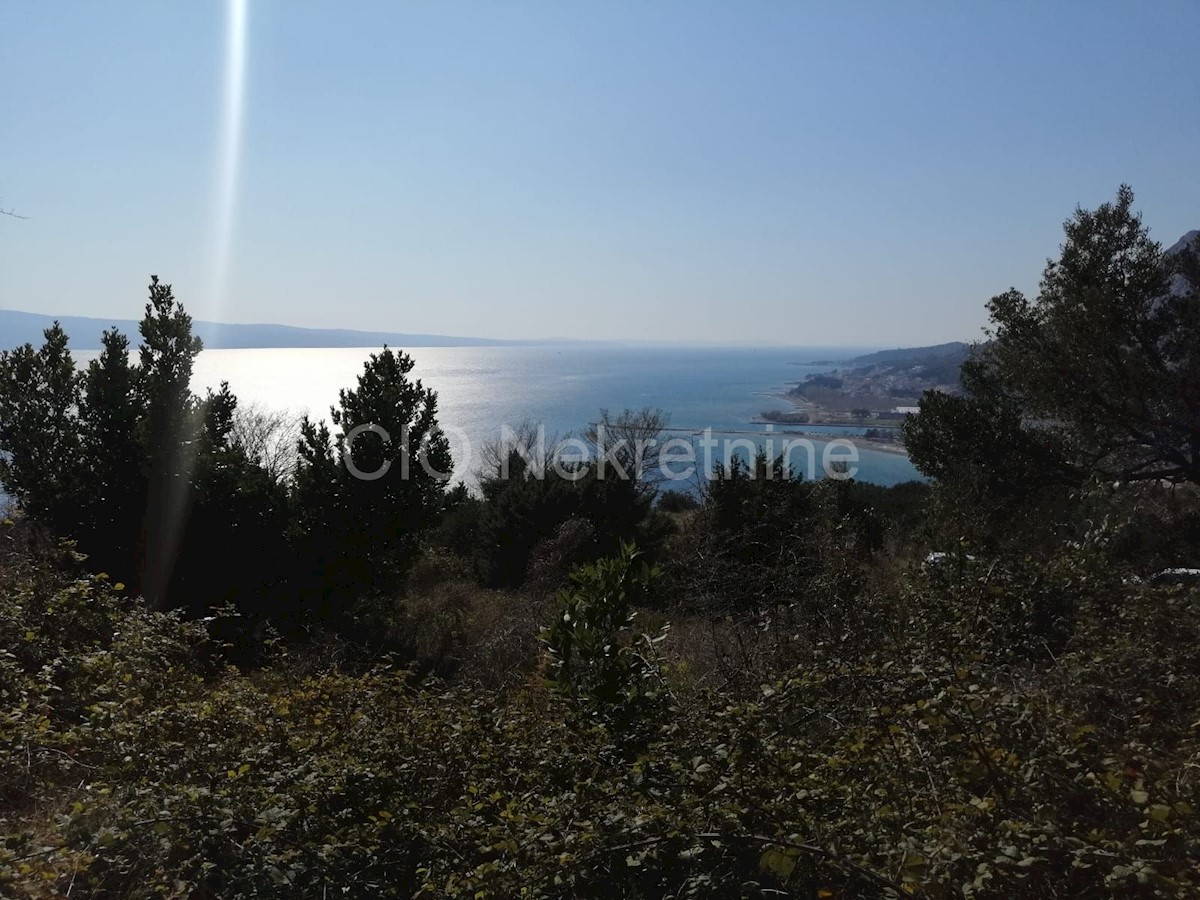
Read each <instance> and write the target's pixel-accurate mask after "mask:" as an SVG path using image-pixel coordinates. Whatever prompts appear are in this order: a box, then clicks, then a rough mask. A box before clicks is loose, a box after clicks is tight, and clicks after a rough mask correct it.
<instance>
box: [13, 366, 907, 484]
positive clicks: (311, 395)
mask: <svg viewBox="0 0 1200 900" xmlns="http://www.w3.org/2000/svg"><path fill="white" fill-rule="evenodd" d="M380 349H381V348H379V347H363V348H298V349H292V348H273V349H243V350H204V351H202V352H201V353H200V355H199V357H197V359H196V362H195V366H194V369H193V377H192V388H193V390H195V391H197V392H198V393H204V392H205V391H206V390H207V389H209V388H212V389H216V388H219V387H220V385H221V383H222V382H228V383H229V387H230V390H232V391H233V393H234V394H235V395H236V396H237V398H238V402H239V404H240V405H242V406H250V405H252V406H257V407H260V408H263V409H270V410H278V411H283V412H288V413H291V414H293V415H295V416H300V415H308V416H309V417H310V418H313V419H324V420H326V421H328V420H329V410H330V407H331V406H332V405H334V404H336V403H337V402H338V392H339V391H340V390H342V389H344V388H354V387H355V386H356V383H357V378H358V376H359V374H361V373H362V371H363V365H364V363H366V361H367V360H368V358H369V357H370V355H371V354H372V353H377V352H379V351H380ZM875 349H878V348H875V347H759V348H754V347H693V346H679V345H663V346H659V345H601V344H561V345H559V344H539V345H531V346H494V347H418V348H414V349H412V350H411V351H405V352H407V353H408V354H409V355H410V356H411V357H412V359H413V363H414V367H413V371H412V373H411V376H410V377H412V378H416V379H419V380H420V381H421V382H422V384H423V385H425V386H426V387H428V388H432V389H433V390H434V391H435V392H436V394H437V405H438V421H439V423H440V424H441V426H442V428H443V430H444V431H445V432H446V435H447V438H448V440H449V442H450V448H451V453H452V456H453V457H454V471H453V472H452V473H449V474H450V476H451V480H452V481H454V482H457V481H460V480H461V481H463V482H465V483H466V484H467V485H468V487H475V486H477V485H478V478H479V473H480V467H481V459H482V455H481V452H482V448H483V447H484V446H485V445H487V444H489V443H493V444H494V443H495V442H497V441H498V440H503V439H504V438H505V436H506V434H509V435H511V434H512V433H514V432H516V431H517V430H518V429H519V428H521V427H522V426H524V425H532V426H533V427H534V428H535V429H537V428H541V429H542V431H543V434H544V435H545V446H546V449H547V451H552V449H553V448H554V446H555V445H556V443H557V442H560V441H564V440H565V439H567V438H569V437H572V436H581V435H582V434H583V432H584V431H585V430H586V429H587V427H588V426H589V424H591V423H594V422H596V421H597V420H598V419H599V418H600V416H601V415H602V412H603V411H604V410H608V411H609V413H610V415H612V416H618V415H619V414H620V413H621V411H622V410H625V409H635V410H636V409H641V408H643V407H650V408H652V409H659V410H662V411H663V412H664V413H665V414H666V416H667V420H668V424H669V431H667V432H666V433H665V434H664V438H665V439H672V440H674V441H676V442H683V444H686V445H688V446H690V447H691V448H692V449H691V457H690V460H689V456H688V453H687V450H686V448H685V447H683V446H680V445H679V444H678V443H677V445H676V447H675V448H673V450H672V451H671V459H672V463H671V465H670V467H669V468H668V469H667V470H666V471H667V475H668V476H669V477H668V478H667V479H666V481H664V484H663V486H664V487H665V488H668V489H671V488H673V489H677V490H682V491H686V492H689V493H695V492H696V491H697V490H698V489H699V488H700V487H701V486H702V484H703V481H704V478H706V477H708V476H710V475H711V474H712V469H713V466H714V465H716V464H728V462H729V460H730V457H731V456H739V457H741V458H743V459H745V458H746V457H747V456H748V455H749V454H750V453H752V452H756V451H757V450H758V449H759V448H762V449H766V450H767V451H768V453H770V455H771V456H772V457H775V456H778V455H780V454H784V455H785V458H786V459H787V461H788V463H789V465H790V467H791V468H792V470H793V472H794V473H795V474H797V475H800V476H802V477H805V478H822V477H826V476H827V475H828V474H829V472H830V471H831V469H833V468H835V467H833V466H830V465H829V463H831V462H834V461H839V460H840V461H844V462H845V465H846V471H847V473H848V474H850V475H852V476H853V477H854V478H856V479H858V480H860V481H868V482H873V483H875V484H882V485H894V484H899V483H901V482H905V481H923V480H925V479H924V477H923V476H922V475H921V474H920V473H919V472H917V470H916V469H915V468H914V467H913V465H912V463H911V462H910V461H909V459H908V457H907V456H905V455H904V454H903V453H898V452H894V451H889V450H880V449H877V448H875V447H872V446H870V445H868V444H866V443H864V442H862V441H861V440H859V441H856V438H859V437H861V435H862V433H863V429H862V428H850V427H845V428H843V427H837V426H814V425H804V426H782V425H767V424H761V423H756V421H755V420H757V419H760V418H761V415H762V413H763V412H764V411H767V410H787V409H791V408H792V404H791V403H790V402H789V401H788V400H787V399H785V398H784V397H782V396H781V395H783V394H785V393H786V392H787V390H788V389H789V388H791V387H793V386H794V385H795V384H796V382H798V381H800V380H801V379H802V378H803V377H804V376H805V375H807V374H810V373H817V372H827V371H830V370H831V369H833V368H835V366H834V365H832V364H829V363H822V364H814V362H816V361H820V360H837V359H847V358H850V357H853V356H856V355H860V354H862V353H866V352H870V351H871V350H875ZM97 355H98V354H97V352H90V351H84V352H80V351H76V352H75V354H74V356H75V360H76V362H77V364H78V365H79V366H80V367H83V366H85V365H86V364H87V363H88V362H89V361H90V360H91V359H93V358H95V356H97ZM360 424H371V423H360ZM506 429H507V431H506ZM818 435H819V436H818ZM706 442H707V443H706ZM848 444H849V446H848ZM689 463H690V464H689ZM4 499H5V498H4V494H3V491H2V490H0V503H2V502H4Z"/></svg>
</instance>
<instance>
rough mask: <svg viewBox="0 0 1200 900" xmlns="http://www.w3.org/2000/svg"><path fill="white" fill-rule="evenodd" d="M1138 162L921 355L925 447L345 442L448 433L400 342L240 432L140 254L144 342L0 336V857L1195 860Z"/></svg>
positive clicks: (877, 887) (617, 434)
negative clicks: (267, 431)
mask: <svg viewBox="0 0 1200 900" xmlns="http://www.w3.org/2000/svg"><path fill="white" fill-rule="evenodd" d="M1131 202H1132V194H1131V192H1128V190H1127V189H1124V188H1123V189H1122V190H1121V191H1120V192H1119V194H1118V196H1117V198H1116V201H1115V202H1114V203H1110V204H1105V205H1103V206H1101V207H1100V208H1098V209H1097V210H1094V211H1084V210H1077V211H1076V213H1075V215H1074V216H1073V217H1072V218H1071V219H1070V220H1068V222H1067V225H1066V240H1065V242H1064V245H1063V247H1062V249H1061V255H1060V258H1059V259H1058V260H1057V261H1056V262H1054V263H1052V264H1051V265H1050V267H1048V270H1047V273H1046V275H1045V277H1044V279H1043V286H1042V289H1041V291H1040V293H1039V295H1038V297H1037V298H1034V299H1033V300H1026V299H1025V298H1023V297H1020V296H1019V295H1015V294H1014V293H1012V292H1010V293H1009V294H1005V295H1001V297H998V298H996V299H995V300H993V301H992V303H991V305H990V310H991V315H992V334H991V335H990V341H989V343H988V347H987V352H986V353H980V354H978V355H977V356H975V357H973V358H972V361H971V363H969V364H968V366H967V368H966V370H965V372H964V376H965V377H964V390H963V393H962V394H961V395H960V396H951V395H948V394H941V393H936V394H927V395H926V396H925V398H924V400H923V403H922V411H921V413H920V414H918V415H916V416H914V417H913V418H912V419H911V420H910V421H909V423H908V424H907V425H906V428H905V431H906V438H907V440H908V441H909V444H910V447H911V450H912V454H913V458H914V461H915V462H917V464H918V465H919V466H920V467H921V468H922V470H923V471H925V472H926V473H927V474H929V475H931V476H933V479H934V481H933V483H932V485H926V484H923V483H921V484H918V483H910V484H904V485H898V486H896V487H894V488H881V487H877V486H873V485H869V484H862V483H857V482H854V481H848V480H842V479H834V478H828V479H825V480H821V481H812V480H804V479H801V478H799V477H796V476H795V473H790V472H788V471H787V470H786V469H785V468H784V466H783V463H782V461H780V460H771V459H768V458H766V457H765V456H759V457H758V458H757V459H753V460H750V461H735V462H733V463H731V464H730V465H728V466H725V467H719V468H718V470H717V471H716V472H715V473H713V474H714V476H715V477H714V479H713V480H712V481H710V482H709V483H708V484H707V486H706V489H705V490H704V491H703V493H702V495H701V496H700V497H698V498H693V497H690V496H688V495H683V494H676V493H673V492H669V491H664V490H662V485H660V484H659V483H657V482H656V480H655V478H654V466H653V463H654V462H655V460H654V459H652V458H650V459H647V458H645V457H642V456H640V454H637V453H632V452H631V451H630V449H629V448H630V446H632V444H629V443H624V444H617V443H613V444H610V445H605V446H603V447H601V448H600V449H601V450H602V451H611V454H612V457H613V458H614V459H615V460H617V461H619V462H621V463H623V464H624V466H623V471H624V473H625V477H618V478H614V477H611V475H610V477H608V478H601V477H598V476H597V475H596V474H595V471H594V469H592V468H589V467H588V466H587V465H586V463H584V462H577V465H578V468H577V469H574V470H568V471H566V472H565V473H564V472H562V471H556V470H555V469H554V468H553V467H542V466H540V465H538V464H537V463H536V462H533V463H531V462H530V461H529V460H528V454H527V453H526V452H525V451H527V450H528V447H526V446H522V445H520V441H518V444H517V445H515V446H496V447H493V448H491V452H490V455H489V465H488V468H487V470H486V471H485V472H484V473H483V478H482V480H481V489H480V491H479V492H478V493H477V494H472V493H470V492H468V491H467V490H466V489H465V488H463V487H462V486H461V485H460V486H458V487H453V486H451V484H450V483H449V482H447V481H445V480H442V479H439V478H435V477H433V476H429V477H425V476H417V477H413V473H415V472H417V471H423V470H422V469H421V467H420V466H417V465H413V466H411V467H410V470H409V473H408V474H409V476H410V477H407V478H403V477H401V471H400V470H401V467H400V465H399V463H396V464H395V465H393V466H392V467H391V468H390V469H388V470H387V471H386V472H385V473H384V474H382V475H381V476H380V477H379V478H377V479H375V480H371V481H364V480H361V479H357V478H354V477H353V476H352V474H351V473H350V467H348V466H347V465H346V463H347V457H348V461H349V463H350V464H351V465H352V466H353V467H354V468H356V469H358V470H360V471H361V472H367V473H375V472H378V471H379V470H380V469H381V467H382V465H383V463H384V462H386V461H387V460H390V459H399V458H400V457H399V456H398V454H399V453H400V452H401V448H399V447H397V446H392V445H391V444H390V443H389V441H388V440H384V439H382V438H380V436H379V435H378V434H375V435H373V436H372V438H373V439H372V440H369V441H368V440H362V441H359V442H356V443H352V445H348V442H350V441H351V440H352V439H350V438H348V432H349V431H351V430H352V429H353V428H354V427H355V426H356V425H358V424H361V423H363V422H376V423H380V424H383V425H384V426H385V428H386V429H387V431H388V432H389V433H390V434H391V435H393V436H395V435H399V434H401V432H402V429H407V430H408V431H417V432H418V433H419V434H420V435H422V436H424V437H425V440H423V441H421V442H419V443H417V444H414V445H413V446H421V447H423V448H424V449H423V450H422V452H423V453H426V454H428V456H427V457H426V458H427V459H431V460H432V461H433V462H435V463H437V464H438V465H439V466H442V467H446V466H447V465H448V451H447V449H446V447H445V445H444V443H443V442H442V441H441V440H440V439H439V437H438V434H437V429H436V413H437V404H436V396H435V395H433V394H432V392H430V391H428V390H427V389H425V388H423V386H422V385H421V384H420V382H418V381H414V380H410V378H409V374H410V372H411V368H412V361H411V359H410V358H409V357H408V356H407V355H406V354H404V353H400V352H396V351H393V350H384V351H383V352H381V353H379V354H377V355H376V356H374V357H372V359H371V360H370V361H368V363H367V365H366V366H365V367H364V370H363V373H362V375H361V376H360V378H359V380H358V382H357V384H356V385H355V386H354V387H353V388H351V389H347V390H346V391H344V392H343V394H342V396H341V398H340V402H339V405H338V406H337V407H335V409H334V410H332V411H331V417H330V421H329V422H328V423H326V422H315V421H304V422H302V423H300V425H299V433H300V437H299V439H298V452H297V454H296V458H295V460H294V464H292V465H288V466H282V467H280V466H278V465H276V464H272V465H269V466H268V465H267V464H266V462H265V461H264V458H263V457H262V455H261V454H260V453H259V452H257V451H255V450H253V449H251V443H250V441H249V440H248V438H247V426H246V422H245V421H244V420H241V419H240V418H239V417H240V416H242V415H243V414H242V413H241V412H239V410H238V407H237V402H236V398H234V397H233V396H232V394H230V393H229V392H228V391H227V390H225V391H222V392H217V393H213V394H211V395H209V396H207V397H204V398H199V397H195V396H193V395H192V394H191V393H190V392H189V391H188V390H187V377H186V376H187V375H188V374H189V371H190V370H189V369H188V367H189V366H190V360H191V359H193V358H194V355H195V353H197V352H199V342H198V341H196V340H195V339H194V336H193V335H192V334H191V330H190V320H189V319H188V318H187V316H186V313H184V312H183V310H182V308H181V307H180V306H179V305H178V304H177V302H176V301H175V299H174V297H173V294H172V292H171V289H170V288H169V287H168V286H166V285H163V284H161V283H159V282H158V281H157V280H155V282H154V283H152V285H151V296H150V303H149V304H148V306H147V312H146V317H145V319H144V320H143V323H142V325H141V332H142V337H143V349H142V351H141V353H140V355H139V356H138V357H137V359H136V361H130V360H128V359H127V358H126V354H125V352H124V350H125V348H127V346H128V340H127V339H126V338H125V337H124V336H123V335H121V334H119V333H117V332H110V334H109V335H107V336H106V355H105V356H102V357H101V359H99V360H97V361H96V362H95V363H93V364H92V365H91V366H90V367H89V368H88V370H87V371H86V372H85V373H84V374H83V375H82V376H77V375H76V374H75V371H74V366H73V363H72V362H71V360H70V356H69V351H68V349H67V340H66V335H65V333H64V332H62V330H61V329H54V328H51V329H49V330H48V331H47V334H46V343H45V344H44V346H42V347H41V348H40V349H39V348H35V347H33V346H27V347H23V348H18V349H17V350H14V351H11V352H8V353H4V354H0V423H2V425H0V451H3V453H4V454H5V455H4V456H3V458H2V460H0V483H2V484H3V486H4V488H5V490H6V491H8V492H9V493H10V494H11V495H12V496H13V497H14V498H15V500H16V507H15V508H14V509H13V510H11V511H10V513H9V514H8V515H7V517H4V518H3V520H2V524H0V712H2V713H3V715H2V716H0V832H2V843H0V896H5V897H9V896H11V897H18V898H37V897H45V898H51V897H55V898H57V897H63V896H72V897H117V898H141V897H177V898H189V900H192V898H195V900H199V898H252V897H280V896H285V897H313V898H322V900H323V898H327V897H350V898H378V897H410V898H411V897H431V898H432V897H470V898H485V897H496V898H508V897H522V896H524V897H555V898H557V897H561V898H568V897H597V898H601V897H644V898H652V897H655V898H656V897H711V896H739V897H764V898H765V897H779V896H788V897H796V898H805V900H809V898H852V897H854V898H859V897H865V898H876V897H900V896H918V897H929V898H947V897H970V898H1047V897H1129V898H1135V897H1136V898H1140V897H1189V896H1195V895H1197V893H1200V851H1198V844H1197V838H1198V836H1200V825H1198V822H1197V808H1198V806H1200V732H1198V730H1197V728H1198V727H1200V610H1198V601H1200V587H1198V586H1197V584H1196V583H1195V582H1194V581H1191V580H1189V576H1188V574H1187V572H1186V571H1185V570H1188V569H1192V568H1196V567H1197V566H1200V475H1198V471H1197V468H1196V457H1195V453H1196V451H1197V449H1200V407H1198V405H1197V404H1198V398H1197V395H1196V393H1195V385H1196V384H1197V383H1200V379H1198V378H1197V375H1198V374H1200V364H1198V357H1197V354H1198V353H1200V340H1197V339H1196V338H1197V337H1198V336H1197V335H1196V334H1195V333H1194V329H1195V328H1196V327H1197V324H1196V323H1197V322H1198V321H1200V317H1197V316H1196V315H1195V303H1196V295H1195V292H1194V290H1193V289H1192V287H1191V285H1193V284H1197V283H1200V281H1197V280H1194V278H1195V273H1196V272H1197V271H1198V269H1197V265H1196V263H1197V260H1196V257H1195V253H1194V250H1188V249H1187V248H1186V247H1185V248H1184V250H1183V251H1180V252H1171V253H1164V252H1163V251H1162V250H1161V248H1160V247H1159V246H1158V245H1157V244H1155V243H1153V242H1151V241H1150V240H1149V236H1148V232H1147V230H1146V229H1145V228H1144V227H1143V226H1142V225H1141V223H1140V220H1139V219H1138V218H1137V217H1136V216H1135V215H1134V214H1133V212H1132V209H1131ZM1089 346H1090V347H1091V348H1092V352H1088V351H1087V349H1086V348H1087V347H1089ZM1101 349H1103V350H1104V352H1100V351H1101ZM239 421H240V422H241V425H240V426H238V423H239ZM255 421H259V423H260V425H261V420H258V419H256V420H255ZM601 422H603V423H604V424H605V425H606V426H607V427H606V428H605V429H603V431H604V433H605V434H607V435H608V440H610V441H617V440H620V439H621V438H627V439H628V438H632V439H637V438H646V437H648V436H653V435H656V434H658V433H659V432H661V431H662V429H663V427H664V425H665V418H664V416H663V415H662V414H660V413H658V412H657V411H654V410H638V411H633V410H627V411H625V412H623V413H621V414H619V415H609V414H608V413H604V414H602V416H601ZM48 426H49V427H48ZM250 430H251V431H253V429H250ZM260 437H261V435H260ZM528 437H529V435H526V436H525V438H528ZM593 437H597V439H599V437H598V435H593ZM267 444H269V442H267ZM253 446H254V447H259V446H265V444H262V443H255V444H254V445H253ZM181 509H183V510H185V511H186V515H182V516H181V515H180V514H179V510H181ZM164 559H172V560H174V565H164V564H163V560H164Z"/></svg>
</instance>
